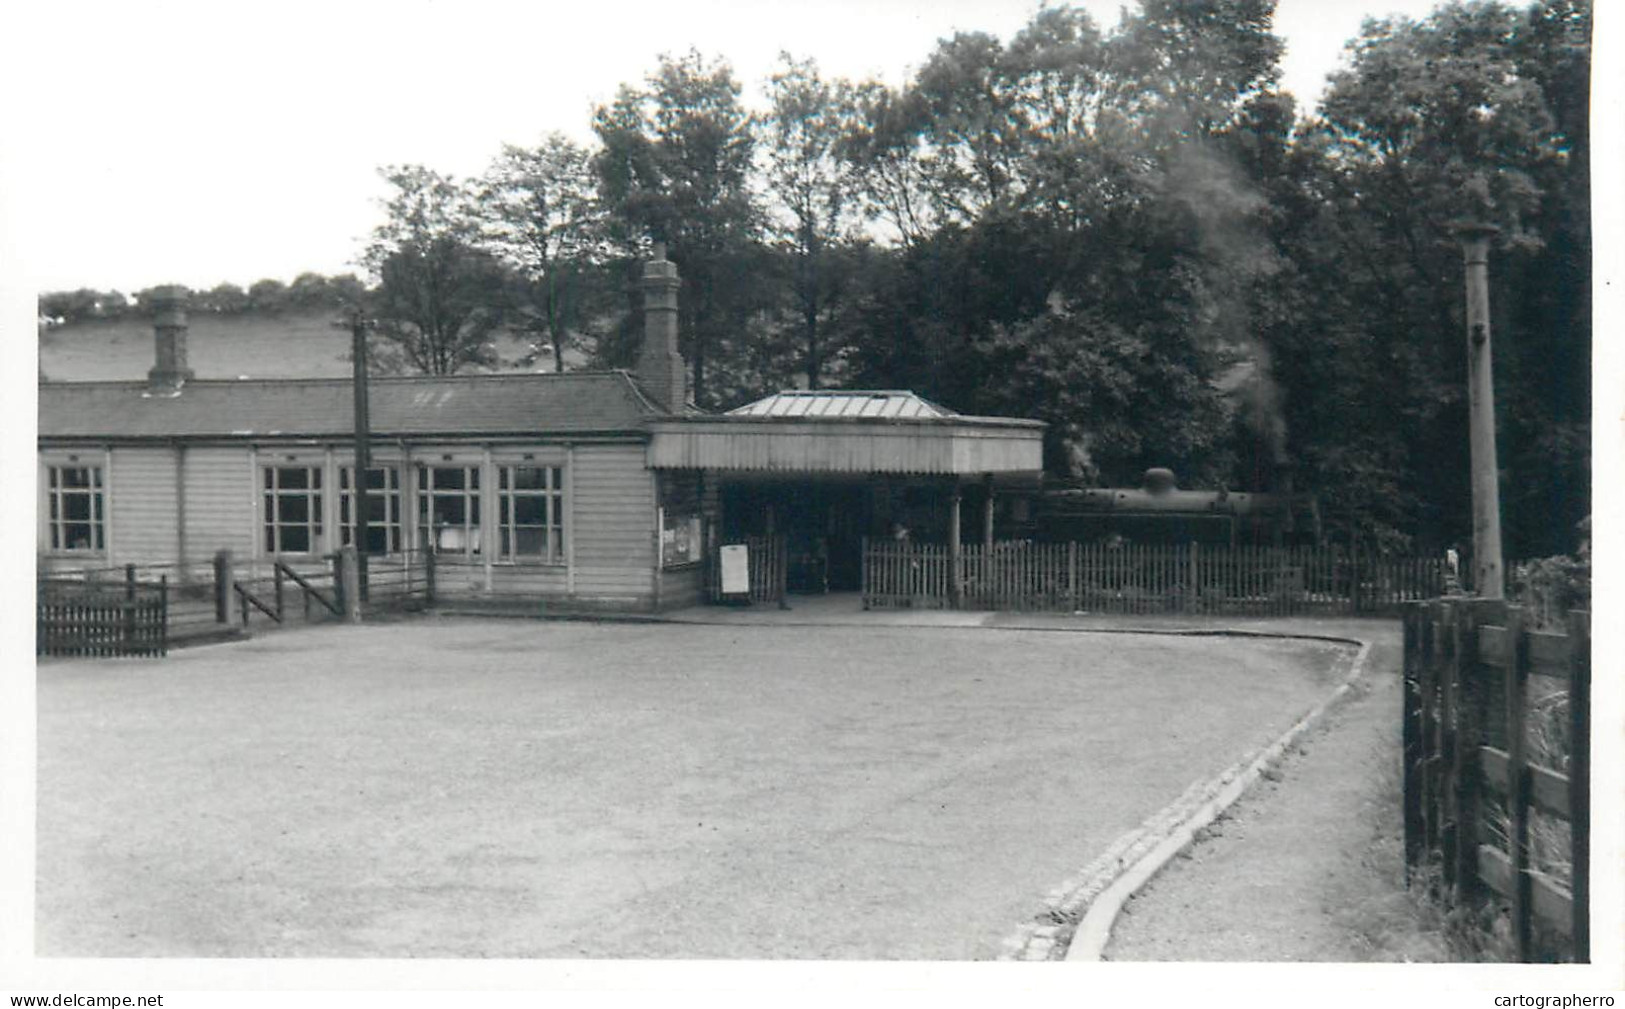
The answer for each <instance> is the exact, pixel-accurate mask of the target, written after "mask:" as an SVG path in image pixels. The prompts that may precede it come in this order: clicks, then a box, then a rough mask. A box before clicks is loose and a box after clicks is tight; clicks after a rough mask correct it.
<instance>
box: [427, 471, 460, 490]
mask: <svg viewBox="0 0 1625 1009" xmlns="http://www.w3.org/2000/svg"><path fill="white" fill-rule="evenodd" d="M433 472H434V486H435V489H436V490H462V489H463V478H464V476H465V471H464V470H463V469H462V468H461V467H455V468H453V467H446V466H441V467H439V468H437V469H435V470H434V471H433Z"/></svg>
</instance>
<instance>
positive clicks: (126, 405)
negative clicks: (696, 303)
mask: <svg viewBox="0 0 1625 1009" xmlns="http://www.w3.org/2000/svg"><path fill="white" fill-rule="evenodd" d="M146 393H147V385H146V383H145V382H41V383H40V385H39V436H40V437H41V438H46V439H49V438H105V439H126V438H135V439H139V438H216V437H222V438H230V437H241V438H264V437H278V436H281V437H304V438H317V437H329V436H341V437H349V436H350V435H352V434H353V433H354V431H355V416H354V407H353V403H352V394H351V381H350V380H349V379H329V378H321V379H256V380H242V381H212V380H211V381H193V382H188V383H187V384H186V386H185V388H184V389H182V390H181V393H180V394H179V395H178V396H170V397H165V396H151V395H146ZM368 407H369V414H370V417H371V427H372V432H373V434H374V435H376V436H379V437H391V436H425V435H450V436H477V435H507V434H544V435H560V434H610V433H628V432H642V431H643V430H645V428H646V425H647V422H648V421H649V420H651V419H654V418H659V417H664V416H666V413H665V412H664V411H662V410H661V409H659V408H658V407H657V406H655V405H654V404H653V403H652V402H651V401H650V400H649V399H648V398H647V397H645V396H644V395H643V394H642V392H641V391H640V390H639V389H638V388H637V385H636V384H635V383H634V381H633V380H632V378H631V377H630V376H629V375H628V374H627V373H626V372H622V371H610V372H564V373H563V374H522V375H467V376H455V377H451V378H436V377H430V376H411V377H405V378H374V379H373V380H372V381H371V383H370V384H369V386H368Z"/></svg>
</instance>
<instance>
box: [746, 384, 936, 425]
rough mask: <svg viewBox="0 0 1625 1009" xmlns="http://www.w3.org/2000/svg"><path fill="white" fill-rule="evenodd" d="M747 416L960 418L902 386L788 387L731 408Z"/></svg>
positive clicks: (876, 418)
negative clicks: (892, 387)
mask: <svg viewBox="0 0 1625 1009" xmlns="http://www.w3.org/2000/svg"><path fill="white" fill-rule="evenodd" d="M728 413H729V415H730V416H744V417H856V418H863V419H865V420H869V419H875V420H881V419H888V420H889V419H896V418H903V417H908V418H914V417H957V416H959V415H958V414H957V413H955V412H954V411H952V410H950V409H948V408H947V407H944V406H938V405H937V404H935V403H933V402H931V401H930V400H927V399H923V398H921V397H920V396H918V395H916V394H914V393H912V392H909V391H907V390H900V389H877V390H851V389H839V390H832V389H814V390H804V389H788V390H786V391H784V392H777V393H774V394H773V395H771V396H767V397H765V398H763V399H759V400H757V401H756V402H754V403H747V404H745V405H744V406H741V407H738V408H736V409H733V410H729V411H728Z"/></svg>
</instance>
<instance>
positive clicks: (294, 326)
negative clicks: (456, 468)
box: [39, 310, 582, 381]
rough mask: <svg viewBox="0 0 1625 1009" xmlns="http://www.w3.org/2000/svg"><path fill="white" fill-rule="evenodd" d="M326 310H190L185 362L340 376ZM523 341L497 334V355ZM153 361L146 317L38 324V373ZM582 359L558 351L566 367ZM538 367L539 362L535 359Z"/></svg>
mask: <svg viewBox="0 0 1625 1009" xmlns="http://www.w3.org/2000/svg"><path fill="white" fill-rule="evenodd" d="M334 318H335V315H334V313H333V312H331V311H326V310H317V311H313V312H302V313H301V312H286V313H283V314H280V315H275V316H263V315H204V314H197V315H193V316H192V317H191V319H190V332H189V333H188V336H187V361H188V363H189V364H190V365H191V368H192V370H193V371H194V372H196V373H197V377H198V378H342V377H344V376H346V375H349V374H350V361H349V352H350V334H349V332H348V331H347V330H345V329H342V328H336V327H334V326H333V321H334ZM525 350H526V345H525V344H524V343H523V342H521V341H519V340H514V339H511V338H509V339H505V340H503V341H502V342H501V343H500V344H499V346H498V353H499V354H500V355H501V356H502V358H503V360H504V361H511V360H513V359H514V358H517V357H518V356H519V355H521V354H523V353H524V352H525ZM152 362H153V333H152V323H151V321H150V320H147V319H143V318H130V319H118V320H95V321H89V322H78V323H71V324H69V325H66V326H59V327H57V328H55V329H51V330H46V331H42V332H41V334H40V338H39V364H40V377H41V378H43V379H51V380H54V381H97V380H116V379H142V378H146V376H147V369H148V368H151V367H152ZM581 364H582V361H580V360H571V359H570V355H566V360H565V366H566V367H580V366H581ZM542 367H545V364H544V365H542Z"/></svg>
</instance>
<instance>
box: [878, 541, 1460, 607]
mask: <svg viewBox="0 0 1625 1009" xmlns="http://www.w3.org/2000/svg"><path fill="white" fill-rule="evenodd" d="M1444 578H1445V565H1444V561H1443V559H1442V558H1441V559H1433V558H1421V557H1397V558H1395V557H1387V558H1376V557H1367V556H1365V555H1357V554H1352V553H1349V552H1346V551H1343V550H1340V549H1335V548H1326V547H1249V546H1239V547H1214V546H1201V545H1199V544H1181V545H1160V544H1159V545H1151V544H1136V543H1121V544H1116V545H1112V544H1107V543H1101V542H1097V543H1076V542H1073V543H1036V542H1029V541H1014V542H1001V543H994V544H992V546H991V547H989V546H987V545H985V544H980V543H975V544H965V545H964V546H962V547H961V549H960V552H959V557H958V559H957V562H956V560H955V558H954V557H953V555H952V552H951V551H950V549H949V548H948V547H947V546H946V545H943V544H931V543H911V542H901V543H899V542H896V541H891V540H886V541H866V542H865V543H864V547H863V601H864V605H865V607H867V608H881V607H896V606H913V607H950V606H956V605H957V606H960V607H964V608H968V609H987V610H1027V611H1051V612H1054V611H1059V612H1079V611H1083V612H1090V613H1113V614H1150V613H1224V614H1241V615H1250V616H1293V615H1300V614H1314V613H1321V614H1374V613H1392V612H1396V611H1397V610H1398V608H1399V607H1400V606H1401V605H1403V604H1404V603H1406V602H1410V601H1415V600H1421V599H1430V598H1436V597H1438V596H1439V595H1440V594H1441V593H1442V591H1443V589H1444Z"/></svg>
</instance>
